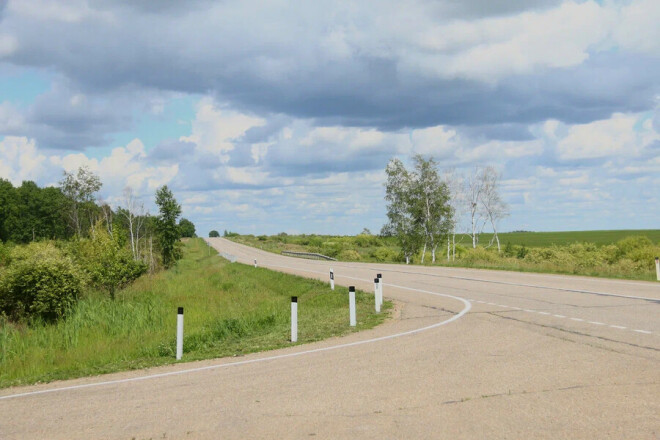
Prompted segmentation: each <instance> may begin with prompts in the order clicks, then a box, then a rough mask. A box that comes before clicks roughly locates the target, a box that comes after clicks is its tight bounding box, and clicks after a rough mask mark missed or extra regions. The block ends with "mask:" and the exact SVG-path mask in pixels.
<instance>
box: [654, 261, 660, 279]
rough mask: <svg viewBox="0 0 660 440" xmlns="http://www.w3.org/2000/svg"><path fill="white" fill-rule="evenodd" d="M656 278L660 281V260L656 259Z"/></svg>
mask: <svg viewBox="0 0 660 440" xmlns="http://www.w3.org/2000/svg"><path fill="white" fill-rule="evenodd" d="M655 276H656V278H657V279H658V281H660V258H659V257H655Z"/></svg>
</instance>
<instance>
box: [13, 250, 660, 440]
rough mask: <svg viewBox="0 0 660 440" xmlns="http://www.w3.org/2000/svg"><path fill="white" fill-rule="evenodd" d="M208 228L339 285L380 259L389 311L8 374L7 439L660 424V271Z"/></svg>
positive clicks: (245, 256) (341, 289)
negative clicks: (650, 276)
mask: <svg viewBox="0 0 660 440" xmlns="http://www.w3.org/2000/svg"><path fill="white" fill-rule="evenodd" d="M211 240H212V244H213V246H214V247H215V248H216V249H218V250H220V251H223V252H227V253H230V254H232V255H235V256H236V257H237V258H238V260H239V261H240V262H244V263H248V264H252V263H253V260H254V259H255V258H256V259H257V262H258V265H259V266H261V267H268V268H272V269H274V270H280V271H284V272H290V273H295V274H299V275H303V276H308V277H314V278H319V279H323V280H327V279H328V272H329V269H330V267H332V268H333V269H334V272H335V278H336V283H337V288H336V292H337V294H338V295H341V294H346V295H347V293H346V289H345V286H348V285H356V286H357V287H359V288H361V289H364V290H372V289H373V278H374V277H375V274H376V273H382V274H383V277H384V278H383V279H384V282H385V285H384V295H385V298H386V299H391V300H394V302H395V305H396V306H395V312H394V317H393V319H392V320H390V321H388V322H387V323H386V324H384V325H382V326H380V327H378V328H376V329H373V330H369V331H364V332H360V333H357V334H353V335H350V336H348V337H345V338H340V339H333V340H327V341H323V342H320V343H315V344H308V345H302V346H296V347H291V348H288V349H284V350H278V351H272V352H267V353H260V354H254V355H250V356H245V357H241V358H229V359H218V360H212V361H204V362H195V363H187V364H178V365H175V366H169V367H162V368H154V369H150V370H146V371H133V372H127V373H119V374H112V375H106V376H102V377H95V378H86V379H77V380H72V381H65V382H58V383H51V384H44V385H35V386H30V387H22V388H13V389H5V390H0V439H30V438H40V439H41V438H44V439H45V438H48V439H57V438H62V439H75V438H85V439H88V438H104V439H105V438H113V439H114V438H119V439H132V438H135V439H146V438H153V439H157V438H210V439H218V438H237V439H238V438H240V439H247V438H333V439H334V438H374V439H375V438H378V439H387V438H393V439H395V438H396V439H399V438H428V439H438V438H478V439H481V438H525V439H527V438H548V439H550V438H551V439H559V438H575V439H577V438H584V439H596V438H598V439H600V438H617V439H634V438H643V439H647V438H652V439H653V438H660V368H659V367H660V283H647V282H637V281H635V282H633V281H616V280H604V279H592V278H583V277H565V276H554V275H539V274H522V273H512V272H498V271H481V270H467V269H445V268H425V267H417V266H404V265H382V264H358V263H337V262H332V263H330V262H320V261H309V260H302V259H295V258H289V257H282V256H279V255H274V254H270V253H266V252H263V251H259V250H256V249H252V248H247V247H243V246H240V245H237V244H235V243H231V242H229V241H226V240H224V239H220V238H217V239H211ZM299 313H304V304H300V305H299ZM346 319H347V320H348V311H347V317H346ZM358 319H359V317H358ZM304 331H305V329H304V328H300V329H299V332H300V333H301V334H302V333H303V332H304Z"/></svg>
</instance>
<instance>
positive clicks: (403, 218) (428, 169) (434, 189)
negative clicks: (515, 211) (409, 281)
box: [381, 155, 509, 263]
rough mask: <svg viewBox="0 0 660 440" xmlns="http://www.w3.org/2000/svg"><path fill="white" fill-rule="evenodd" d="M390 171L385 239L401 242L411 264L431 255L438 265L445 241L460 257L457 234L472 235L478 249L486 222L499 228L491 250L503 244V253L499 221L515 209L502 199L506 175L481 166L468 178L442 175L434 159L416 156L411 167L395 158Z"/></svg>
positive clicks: (450, 173) (452, 253)
mask: <svg viewBox="0 0 660 440" xmlns="http://www.w3.org/2000/svg"><path fill="white" fill-rule="evenodd" d="M385 173H386V175H387V181H386V183H385V201H386V202H387V219H388V221H387V223H386V224H385V225H384V226H383V229H382V230H381V235H384V236H394V237H396V238H397V241H398V243H399V246H400V248H401V253H402V257H403V258H404V259H405V261H406V263H409V262H410V260H411V259H412V258H413V256H415V255H417V254H418V253H419V252H420V251H421V262H422V263H424V260H425V258H426V254H427V253H429V252H430V254H431V261H432V262H435V261H436V257H437V251H438V249H439V248H440V246H444V243H446V245H447V259H450V258H455V254H456V236H457V235H459V236H460V235H461V234H466V235H467V236H469V237H470V239H471V241H472V247H473V248H476V247H477V245H478V243H479V235H480V234H481V232H482V231H483V230H484V228H485V226H486V224H488V225H490V226H491V228H492V230H493V239H492V240H491V242H490V243H489V244H488V245H487V246H486V247H490V246H492V245H494V244H497V249H498V252H499V251H501V248H500V241H499V238H498V236H497V229H498V223H499V221H500V220H501V219H502V218H504V217H506V216H507V215H508V213H509V208H508V205H507V204H506V203H505V202H504V201H503V200H502V198H501V196H500V192H499V185H500V177H501V176H500V173H499V172H498V171H497V170H496V169H495V168H494V167H492V166H487V167H482V168H479V167H477V168H475V169H474V170H473V171H472V172H471V173H470V174H468V175H461V174H458V173H456V172H455V171H454V170H446V171H445V172H444V173H441V171H440V169H439V167H438V164H437V163H436V162H435V161H434V159H433V158H424V157H423V156H421V155H416V156H415V157H414V158H413V163H412V168H411V169H407V168H406V167H405V165H404V164H403V162H402V161H401V160H399V159H396V158H395V159H392V160H390V162H389V163H388V165H387V167H386V169H385ZM459 240H460V238H459Z"/></svg>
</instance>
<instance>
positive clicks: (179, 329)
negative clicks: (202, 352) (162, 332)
mask: <svg viewBox="0 0 660 440" xmlns="http://www.w3.org/2000/svg"><path fill="white" fill-rule="evenodd" d="M181 356H183V307H179V309H178V310H177V314H176V360H177V361H178V360H179V359H181Z"/></svg>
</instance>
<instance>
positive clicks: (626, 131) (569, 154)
mask: <svg viewBox="0 0 660 440" xmlns="http://www.w3.org/2000/svg"><path fill="white" fill-rule="evenodd" d="M638 122H639V115H626V114H621V113H615V114H614V115H612V117H611V118H610V119H605V120H601V121H594V122H591V123H588V124H579V125H574V126H572V127H570V128H569V129H568V133H567V135H566V136H565V137H563V138H562V139H561V140H560V141H559V142H558V144H557V148H558V151H559V157H560V158H561V159H562V160H573V159H595V158H603V157H609V156H619V155H627V156H633V157H634V156H637V155H639V154H640V153H641V151H642V150H643V149H644V148H646V147H647V146H648V145H650V144H651V143H652V142H653V141H656V140H659V139H660V133H657V132H656V131H655V130H653V128H652V125H651V120H650V119H647V122H646V123H644V124H642V125H641V126H639V127H637V124H638Z"/></svg>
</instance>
